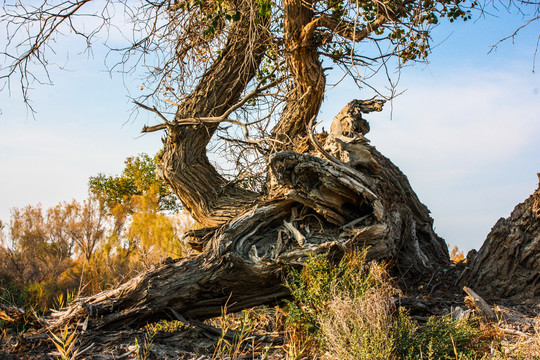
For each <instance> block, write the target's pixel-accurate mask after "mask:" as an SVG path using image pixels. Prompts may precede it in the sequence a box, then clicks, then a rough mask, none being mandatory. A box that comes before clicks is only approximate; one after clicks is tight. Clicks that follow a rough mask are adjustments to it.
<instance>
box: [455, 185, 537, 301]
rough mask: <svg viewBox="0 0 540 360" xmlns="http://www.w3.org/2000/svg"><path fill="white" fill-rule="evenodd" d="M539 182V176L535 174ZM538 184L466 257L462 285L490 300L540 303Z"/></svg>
mask: <svg viewBox="0 0 540 360" xmlns="http://www.w3.org/2000/svg"><path fill="white" fill-rule="evenodd" d="M538 178H539V180H540V174H538ZM539 254H540V184H539V186H538V189H537V190H536V191H535V192H534V193H533V194H532V195H531V196H530V197H529V198H528V199H527V200H525V201H524V202H523V203H521V204H518V205H517V206H516V207H515V208H514V211H512V214H511V215H510V217H508V218H506V219H503V218H501V219H499V221H497V223H496V224H495V226H493V228H492V229H491V232H490V233H489V235H488V236H487V238H486V241H485V242H484V244H483V245H482V247H481V248H480V250H479V251H478V252H476V251H474V250H472V251H471V252H470V253H469V254H468V255H467V268H466V270H465V272H464V274H463V276H462V279H461V284H462V285H467V286H469V287H471V288H473V289H474V290H475V291H476V292H478V293H479V294H480V295H482V296H483V297H485V298H487V299H490V300H500V299H511V300H514V301H519V302H524V303H527V302H528V303H531V304H535V305H536V304H538V302H539V300H540V256H539Z"/></svg>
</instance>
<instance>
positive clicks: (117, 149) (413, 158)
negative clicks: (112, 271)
mask: <svg viewBox="0 0 540 360" xmlns="http://www.w3.org/2000/svg"><path fill="white" fill-rule="evenodd" d="M497 15H498V17H491V16H489V17H486V18H480V19H478V20H477V21H475V22H468V23H458V24H455V25H454V26H449V25H444V26H439V27H438V28H437V29H435V31H434V32H433V37H434V43H435V44H438V46H437V47H436V48H435V49H434V51H433V54H432V55H431V57H430V63H429V65H427V66H426V65H416V66H414V67H407V68H405V69H403V70H402V73H401V80H400V83H399V89H400V90H406V91H405V92H404V93H403V94H402V95H401V96H399V97H398V98H396V99H395V100H394V101H393V103H392V104H391V106H390V104H387V106H386V109H385V110H384V111H383V112H382V113H379V114H370V115H369V116H366V118H367V119H368V120H369V121H370V124H371V127H372V131H371V133H370V134H368V137H369V138H370V139H371V142H372V144H373V145H374V146H376V147H377V148H378V149H379V150H380V151H381V152H382V153H383V154H385V155H386V156H388V157H389V158H390V159H391V160H392V161H393V162H394V163H395V164H397V165H398V166H399V167H400V168H401V169H402V171H403V172H404V173H405V174H406V175H407V176H408V177H409V180H410V182H411V184H412V186H413V188H414V190H415V191H416V192H417V194H418V195H419V197H420V200H421V201H422V202H424V203H425V204H426V205H427V206H428V207H429V209H430V210H431V211H432V216H433V218H434V219H435V228H436V231H437V232H438V234H439V235H440V236H442V237H443V238H444V239H445V240H446V241H447V242H448V243H449V244H450V245H451V246H453V245H458V246H459V247H460V248H461V249H463V250H469V249H471V248H479V247H480V246H481V244H482V242H483V240H484V239H485V236H486V235H487V233H488V232H489V230H490V228H491V227H492V226H493V225H494V224H495V222H496V221H497V219H498V218H500V217H507V216H508V215H509V214H510V211H511V210H512V209H513V207H514V206H515V205H516V204H518V203H519V202H522V201H523V200H524V199H525V198H527V197H528V196H529V195H530V194H531V193H532V192H533V191H534V190H535V189H536V186H537V177H536V173H537V172H540V146H539V145H538V144H539V143H540V142H539V141H538V139H540V78H539V76H538V75H537V74H533V73H532V68H533V54H534V48H535V45H536V40H537V37H538V34H539V33H540V22H536V23H533V24H532V25H531V26H529V28H527V29H525V30H524V31H523V33H522V34H520V35H519V36H518V37H517V38H516V40H515V43H514V44H512V43H511V42H510V41H508V42H505V43H503V44H501V45H500V46H499V47H498V49H497V51H495V52H492V53H491V54H489V55H488V51H489V50H490V45H493V44H495V43H496V42H497V40H498V39H500V38H503V37H505V36H507V35H509V34H511V33H512V32H513V30H514V29H515V28H517V27H518V26H519V24H520V21H521V18H520V16H518V15H516V14H508V13H506V12H501V13H498V14H497ZM76 46H80V44H78V45H74V44H71V43H67V45H61V47H60V48H59V49H60V50H59V52H60V54H62V52H65V53H67V52H68V50H67V49H68V48H69V49H70V50H73V49H74V48H75V49H77V47H76ZM81 49H82V48H81ZM70 59H71V61H70V63H69V68H70V71H53V73H52V75H53V81H54V86H36V87H35V89H34V90H33V91H32V93H31V96H32V101H33V106H34V107H35V108H36V110H37V111H38V113H37V115H36V117H35V119H33V118H32V117H31V116H28V115H27V112H26V110H25V107H24V105H23V104H22V102H21V101H20V98H19V97H18V94H17V90H16V88H13V91H12V95H11V97H9V96H8V94H7V93H6V92H5V91H4V92H3V93H2V94H1V96H0V109H1V110H2V114H1V115H0V166H1V168H2V174H3V176H1V177H0V219H2V220H3V221H8V219H9V214H10V209H11V208H13V207H23V206H25V205H28V204H37V203H41V204H42V205H43V206H44V207H49V206H52V205H55V204H56V203H58V202H60V201H69V200H71V199H72V198H76V199H79V200H82V199H83V198H84V197H85V196H86V191H87V182H88V178H89V177H90V176H93V175H96V174H97V173H98V172H104V173H107V174H117V173H119V172H120V171H121V169H122V167H123V161H124V159H125V158H126V157H127V156H132V155H136V154H138V153H141V152H146V153H149V154H154V153H156V152H157V151H159V150H160V149H161V141H160V138H161V134H159V133H154V134H150V135H145V136H140V133H139V131H140V129H141V128H142V126H143V125H144V124H145V123H148V124H153V123H155V119H154V116H153V115H152V114H149V113H140V114H139V116H137V117H136V118H133V117H130V114H131V110H132V108H133V107H132V104H131V102H130V99H129V96H128V93H127V90H129V91H130V92H131V94H135V95H136V94H137V91H138V86H139V85H140V84H138V83H137V82H132V83H129V82H127V83H124V82H123V80H122V79H121V78H120V77H119V76H114V75H113V77H112V79H111V77H110V76H109V74H108V73H107V72H106V71H105V67H104V65H103V60H102V59H101V58H100V57H99V53H96V56H95V59H92V58H90V59H88V58H87V57H86V56H76V55H73V54H71V55H70ZM367 97H371V95H369V96H367V95H366V94H365V93H363V92H361V91H359V90H358V89H357V88H355V87H354V86H352V85H351V84H350V83H348V82H344V83H342V84H341V85H340V86H339V87H337V88H335V89H332V90H331V91H329V92H328V94H327V97H326V100H325V104H324V108H323V110H322V112H321V116H320V119H326V120H328V121H329V120H330V119H331V118H332V117H333V116H334V115H335V114H336V113H337V112H338V111H339V110H340V109H341V108H342V107H343V106H344V105H345V104H346V103H347V102H348V101H350V100H352V99H355V98H359V99H361V98H367ZM323 126H324V125H323ZM327 128H328V127H327Z"/></svg>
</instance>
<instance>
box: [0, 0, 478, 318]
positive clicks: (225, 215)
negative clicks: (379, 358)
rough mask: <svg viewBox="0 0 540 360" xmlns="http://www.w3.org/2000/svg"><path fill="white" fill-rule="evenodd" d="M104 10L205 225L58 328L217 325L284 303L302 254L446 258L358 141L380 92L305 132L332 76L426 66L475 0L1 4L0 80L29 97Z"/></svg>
mask: <svg viewBox="0 0 540 360" xmlns="http://www.w3.org/2000/svg"><path fill="white" fill-rule="evenodd" d="M113 4H116V5H117V6H120V7H122V9H124V11H125V13H126V14H130V15H131V16H130V18H131V19H132V22H133V29H132V32H130V34H129V36H128V37H127V38H130V39H133V40H132V41H131V42H130V43H129V44H126V45H125V46H124V47H119V46H115V48H114V49H113V51H114V52H117V53H119V54H120V58H119V61H118V63H117V64H116V65H115V66H114V67H113V68H114V69H119V70H120V71H121V72H123V73H125V74H130V73H132V72H133V71H135V72H136V71H137V69H142V70H143V71H146V73H145V75H147V76H146V78H145V81H144V88H145V89H147V93H146V94H145V95H144V96H142V97H140V98H138V99H136V100H135V103H136V105H137V106H138V107H139V108H140V109H141V110H145V111H150V112H152V113H154V114H155V116H156V119H157V120H158V121H159V123H158V124H157V125H151V126H145V127H144V128H143V130H142V131H143V133H151V132H157V131H163V132H164V139H163V144H164V147H163V151H162V153H161V155H160V157H159V167H158V173H159V175H160V176H161V177H162V178H163V179H164V180H165V181H166V182H167V183H168V185H169V186H170V187H171V188H172V189H173V191H174V193H175V194H176V195H177V196H178V198H179V199H180V201H181V202H182V204H183V206H184V208H185V209H186V210H187V211H188V212H189V213H190V214H191V216H192V217H193V218H194V219H195V220H196V221H197V222H198V223H199V224H201V225H202V226H203V227H204V228H203V229H201V230H196V231H192V232H190V239H189V241H190V243H191V244H192V246H193V247H194V248H196V249H198V250H200V251H201V253H200V254H199V255H198V256H195V257H190V258H188V259H185V260H182V261H166V262H164V263H163V265H162V266H161V267H159V268H156V269H154V270H152V271H150V272H147V273H145V274H143V275H141V276H139V277H137V278H135V279H133V280H132V281H130V282H128V283H126V284H125V285H123V286H121V287H119V288H118V289H114V290H110V291H108V292H106V293H103V294H98V295H96V296H94V297H90V298H86V299H81V300H80V301H79V302H78V303H76V304H75V305H74V306H72V307H71V308H70V309H69V310H67V311H66V312H65V313H62V314H60V315H58V314H57V315H56V318H55V320H54V321H56V324H63V323H65V322H66V321H72V320H74V319H79V318H83V317H84V318H86V317H88V318H89V319H90V322H89V324H90V325H89V326H94V327H102V328H111V327H115V326H119V325H120V324H122V326H127V325H132V326H137V325H139V324H142V323H145V322H148V321H152V320H156V319H160V318H163V317H167V316H176V315H175V314H181V315H184V316H189V317H194V318H207V317H211V316H216V315H219V314H220V313H221V309H222V306H224V305H225V304H226V303H228V307H229V310H230V311H235V310H238V309H242V308H245V307H248V306H253V305H257V304H261V303H266V302H272V301H275V300H276V299H279V298H281V297H283V296H286V295H287V290H286V288H285V287H283V286H282V284H281V283H282V281H281V274H282V272H283V271H284V270H286V269H287V266H292V265H299V264H301V263H302V261H303V259H305V257H306V256H307V254H309V253H323V252H331V253H332V254H333V255H334V256H339V254H341V253H342V252H343V251H344V249H346V248H352V247H365V248H368V249H369V250H368V257H369V258H370V259H386V260H387V261H388V262H390V263H391V264H392V268H393V269H394V272H395V274H396V275H397V276H398V278H399V279H400V281H402V282H406V283H411V282H414V281H415V280H418V279H420V278H422V276H430V275H431V274H432V273H433V271H435V269H436V268H438V267H441V266H446V265H448V264H449V256H448V250H447V248H446V245H445V243H444V241H442V239H440V238H439V237H438V236H437V235H436V234H435V232H434V231H433V227H432V219H431V218H430V217H429V211H428V210H427V208H426V207H425V206H424V205H423V204H421V203H420V201H419V200H418V198H417V197H416V195H415V193H414V191H413V190H412V189H411V187H410V185H409V183H408V181H407V179H406V177H405V176H404V175H403V174H402V173H401V172H400V171H399V169H398V168H397V167H396V166H395V165H393V164H392V163H391V162H390V161H389V160H388V159H387V158H385V157H384V156H383V155H381V154H380V153H379V152H378V151H377V150H376V149H375V148H374V147H373V146H371V145H370V144H369V141H368V140H367V139H366V137H365V135H366V133H367V132H368V131H369V124H368V123H367V121H366V120H365V119H364V118H363V114H367V113H369V112H372V111H381V109H382V106H383V104H384V99H372V100H368V101H353V102H351V103H350V104H348V105H347V106H346V107H345V108H344V109H343V110H342V111H341V112H340V113H339V114H338V115H337V116H336V117H335V118H334V122H333V124H332V126H331V128H330V132H329V133H320V134H316V133H315V131H314V128H315V124H316V122H317V115H318V113H319V110H320V107H321V104H322V102H323V99H324V94H325V91H326V88H327V80H326V79H327V76H328V75H329V71H330V68H336V69H335V70H336V71H337V68H339V69H342V70H343V74H344V76H349V77H352V79H353V80H354V81H356V83H357V84H358V85H359V87H360V88H362V87H363V86H364V87H365V86H369V84H368V83H367V79H369V77H370V76H371V75H372V74H373V73H376V72H377V71H379V70H381V69H382V71H384V70H388V66H390V65H389V64H391V63H392V62H391V61H392V59H394V61H397V64H402V63H404V62H410V61H418V60H423V59H425V57H426V56H427V55H428V53H429V52H430V44H429V30H430V29H431V27H432V26H433V25H435V24H437V23H438V22H439V20H440V19H442V18H449V19H450V20H451V21H453V20H456V19H465V20H466V19H468V18H470V16H469V14H468V13H467V11H466V10H465V9H466V7H468V6H471V7H472V6H474V4H475V3H466V2H463V1H462V0H437V1H434V0H428V1H423V0H422V1H418V0H383V1H381V0H374V1H371V0H370V1H356V2H349V1H340V0H308V1H300V0H283V1H271V0H232V1H221V0H218V1H206V0H194V1H153V2H144V3H141V4H138V5H137V6H136V5H133V4H131V3H129V2H123V1H118V2H117V3H115V2H114V1H109V2H106V3H99V4H97V3H92V2H91V1H88V0H79V1H69V2H60V3H50V2H48V1H45V2H43V3H40V4H39V5H27V4H23V3H22V2H13V3H9V2H8V3H5V5H4V11H5V13H4V15H3V17H2V21H3V24H4V26H6V29H7V30H8V31H7V34H8V37H7V46H6V49H5V51H4V55H5V57H6V60H7V62H6V65H4V67H3V73H2V78H3V79H5V80H6V81H11V79H13V78H14V77H15V76H19V77H20V80H21V86H22V88H23V94H24V96H25V97H26V96H27V95H28V89H29V86H30V85H31V84H32V82H33V81H36V80H38V79H39V75H40V73H39V71H38V70H36V68H35V67H33V65H34V64H37V65H38V66H40V67H41V68H42V70H43V71H45V73H46V71H47V66H48V62H47V61H48V60H47V59H48V58H47V56H48V52H49V51H50V50H51V47H52V46H53V41H55V40H58V39H59V35H60V34H61V33H71V34H73V35H74V36H79V37H82V38H83V39H84V40H85V41H86V42H87V44H89V45H91V44H92V43H93V41H94V40H96V39H97V37H96V35H97V34H99V33H100V32H101V31H105V32H106V31H114V29H115V27H114V26H112V24H113V23H114V19H113V18H112V15H111V14H112V12H111V11H110V9H111V8H110V7H111V6H113ZM85 17H86V18H93V21H92V22H91V23H92V24H94V25H95V26H94V27H89V26H88V24H90V22H85V21H84V19H85ZM96 18H97V19H98V20H99V21H98V22H96V21H95V20H96ZM20 39H23V40H20ZM36 71H37V72H36ZM379 95H380V94H379ZM380 96H382V95H380ZM163 97H165V101H162V98H163ZM220 143H221V144H225V145H223V146H227V147H228V148H229V149H230V150H229V151H228V156H227V159H228V160H230V161H231V162H230V163H229V165H228V166H225V167H226V169H227V170H236V171H233V172H232V174H231V173H224V172H222V171H219V170H218V169H217V168H216V166H214V164H213V163H212V162H211V161H210V160H209V157H208V148H209V144H214V145H215V144H220ZM102 180H106V179H105V178H102ZM119 201H120V200H119ZM89 309H90V310H89ZM97 315H99V316H97Z"/></svg>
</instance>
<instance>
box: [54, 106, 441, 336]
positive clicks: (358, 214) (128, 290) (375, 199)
mask: <svg viewBox="0 0 540 360" xmlns="http://www.w3.org/2000/svg"><path fill="white" fill-rule="evenodd" d="M355 104H356V106H360V105H361V104H362V103H361V102H356V103H354V102H353V103H352V106H355ZM335 121H340V122H343V121H345V122H349V123H351V124H353V126H352V127H350V128H348V129H346V130H342V132H341V135H340V136H344V137H348V138H350V139H354V138H355V137H360V136H361V135H362V134H360V133H357V132H356V131H355V129H357V128H363V129H365V126H361V125H360V124H361V123H363V122H365V121H364V120H363V119H361V115H360V113H359V111H357V109H352V108H349V111H344V112H342V113H340V116H339V117H336V120H335ZM334 128H337V127H336V126H334ZM337 135H338V134H337V133H336V131H334V134H333V135H330V136H328V138H329V139H328V141H327V142H331V141H332V140H331V138H332V136H337ZM362 138H363V137H362ZM356 145H358V146H360V145H359V144H356ZM358 146H357V147H356V148H354V149H352V150H351V151H347V150H343V149H342V150H340V151H341V153H338V152H335V153H334V154H333V155H332V154H328V153H326V155H327V156H328V155H332V156H334V157H335V156H342V155H345V153H347V156H348V157H349V158H355V159H356V158H357V157H355V154H354V153H352V151H353V150H354V151H357V150H358ZM362 146H363V149H362V151H361V154H366V153H367V154H369V157H370V162H373V163H376V165H377V166H376V167H369V166H368V167H366V166H365V165H366V164H370V162H368V163H366V162H360V163H356V165H355V166H356V168H355V167H353V166H352V165H350V164H346V163H344V162H342V161H337V162H331V161H328V160H326V159H323V158H321V157H318V156H315V155H313V154H305V153H302V154H301V153H295V152H292V151H284V152H280V153H277V154H274V155H273V156H272V157H271V158H270V160H269V175H270V181H269V195H268V196H267V198H266V199H265V200H264V201H260V202H259V203H258V204H257V205H256V206H254V207H252V208H251V210H249V211H248V212H245V213H243V214H242V215H240V216H238V217H237V218H235V219H233V220H231V221H229V222H228V223H227V224H225V225H223V226H221V227H219V228H216V229H213V230H211V231H210V234H211V235H208V234H207V235H206V237H205V239H207V240H208V242H207V243H206V244H202V245H201V246H202V248H203V251H202V253H201V254H200V255H197V256H193V257H191V258H188V259H184V260H179V261H169V262H167V263H164V264H161V265H160V266H158V267H157V268H155V269H153V270H150V271H148V272H146V273H144V274H141V275H140V276H139V277H137V278H135V279H133V280H131V281H130V282H128V283H126V284H124V285H122V286H121V287H119V288H117V289H114V290H110V291H106V292H103V293H101V294H97V295H95V296H92V297H89V298H84V299H79V300H77V301H76V302H75V303H74V304H73V305H72V306H71V307H70V308H68V309H66V310H65V311H63V312H60V313H56V314H54V315H53V317H52V319H50V324H51V325H52V326H61V325H63V324H65V323H66V322H74V321H77V322H86V324H87V326H90V327H92V328H99V329H113V328H118V327H123V326H133V327H136V326H140V325H142V324H145V323H147V322H151V321H155V320H158V319H162V318H184V317H187V318H191V319H205V318H209V317H213V316H218V315H220V313H221V311H222V308H223V307H225V306H226V307H227V309H228V311H231V312H234V311H237V310H240V309H243V308H247V307H251V306H255V305H259V304H264V303H271V302H276V301H278V300H279V299H281V298H283V297H284V296H286V295H287V294H288V292H287V289H286V288H285V287H284V286H283V285H282V283H283V273H284V271H286V269H287V268H288V266H294V265H300V264H302V262H303V261H304V260H305V259H306V258H307V256H309V255H310V254H316V253H325V252H328V251H332V252H333V253H334V254H336V256H338V255H339V254H341V253H343V251H345V250H346V249H350V248H355V247H360V248H367V249H368V258H369V259H385V260H387V261H389V262H390V264H391V265H392V266H393V268H394V269H396V270H397V273H401V274H402V275H403V276H405V277H409V278H412V277H418V275H421V274H422V273H429V272H430V271H432V270H433V269H434V268H436V267H439V266H445V265H447V264H448V261H449V260H448V252H447V250H446V247H445V244H444V242H443V241H442V240H441V239H440V238H439V237H437V236H436V234H435V233H434V232H433V229H432V220H431V219H430V217H429V212H428V210H427V209H426V207H425V206H424V205H422V204H421V203H420V202H419V201H418V198H417V197H416V195H415V194H414V192H413V191H412V189H411V187H410V185H409V183H408V181H407V179H406V177H405V176H404V175H403V174H402V173H401V172H400V171H399V169H398V168H397V167H396V166H394V165H393V164H392V163H391V162H390V161H389V160H388V159H386V158H385V157H384V156H382V155H381V154H380V153H379V152H377V151H376V150H375V148H374V147H372V146H369V145H367V144H365V143H364V144H363V145H362ZM323 151H325V150H323ZM371 165H373V164H371Z"/></svg>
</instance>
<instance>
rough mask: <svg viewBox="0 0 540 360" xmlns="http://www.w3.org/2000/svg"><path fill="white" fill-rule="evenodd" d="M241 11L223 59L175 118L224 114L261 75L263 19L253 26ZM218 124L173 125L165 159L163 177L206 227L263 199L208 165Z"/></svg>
mask: <svg viewBox="0 0 540 360" xmlns="http://www.w3.org/2000/svg"><path fill="white" fill-rule="evenodd" d="M243 6H247V4H244V5H243ZM243 14H244V15H243V16H242V17H241V19H240V21H238V22H236V23H235V24H234V25H232V27H231V29H230V35H229V40H228V42H227V44H226V46H225V48H224V49H222V52H221V55H220V57H219V58H218V59H217V60H216V61H215V62H214V63H213V64H212V66H211V67H210V68H209V69H208V70H207V71H206V72H205V73H204V75H203V76H202V78H201V80H200V81H199V83H198V85H197V87H196V88H195V90H194V91H193V92H192V93H191V94H190V95H189V96H188V97H187V98H186V99H185V100H184V101H183V102H182V104H181V105H180V106H179V107H178V109H177V112H176V116H175V122H178V121H180V120H181V119H184V118H199V117H209V116H220V115H222V114H224V113H225V112H226V111H227V110H228V109H229V108H230V107H231V106H233V105H234V104H235V103H236V102H238V100H239V99H240V96H241V95H242V92H243V91H244V90H245V89H246V87H247V85H248V83H249V82H250V81H251V80H252V79H253V77H254V76H255V74H256V73H257V70H258V68H259V65H260V62H261V60H262V56H263V54H264V52H265V50H266V41H267V39H268V33H267V28H266V27H265V26H263V25H264V22H263V23H262V25H261V26H259V27H257V28H254V24H253V23H252V19H251V18H250V16H252V15H253V14H250V10H249V9H246V10H245V11H244V12H243ZM218 126H219V123H214V124H208V123H207V124H200V125H188V126H186V125H176V126H175V125H173V126H169V127H168V134H167V138H166V139H165V141H164V150H163V156H162V159H161V167H160V169H161V173H162V176H163V178H164V179H166V180H167V182H168V183H169V184H170V185H171V187H172V188H173V190H174V192H175V193H176V195H177V196H178V197H179V198H180V200H181V201H182V204H183V205H184V206H185V207H186V209H187V210H188V211H189V212H190V213H191V215H192V216H193V217H194V218H195V219H196V220H197V221H198V222H199V223H200V224H202V225H203V226H216V225H220V224H223V223H224V222H226V221H227V220H229V219H231V218H233V217H234V216H236V215H237V214H239V213H240V212H241V211H243V210H245V209H246V208H247V207H249V206H251V205H253V203H254V202H255V201H256V199H257V198H258V197H259V194H256V193H253V192H251V191H248V190H245V189H242V188H240V187H238V186H235V185H234V184H230V182H229V181H227V180H226V179H224V178H223V176H221V174H219V173H218V171H217V170H216V169H215V168H214V167H213V166H212V164H210V161H209V160H208V156H207V155H206V147H207V145H208V142H209V141H210V139H211V138H212V135H213V134H214V132H215V131H216V129H217V127H218Z"/></svg>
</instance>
